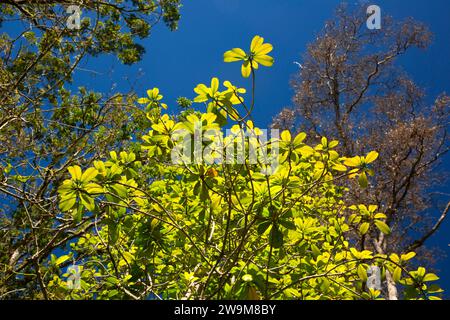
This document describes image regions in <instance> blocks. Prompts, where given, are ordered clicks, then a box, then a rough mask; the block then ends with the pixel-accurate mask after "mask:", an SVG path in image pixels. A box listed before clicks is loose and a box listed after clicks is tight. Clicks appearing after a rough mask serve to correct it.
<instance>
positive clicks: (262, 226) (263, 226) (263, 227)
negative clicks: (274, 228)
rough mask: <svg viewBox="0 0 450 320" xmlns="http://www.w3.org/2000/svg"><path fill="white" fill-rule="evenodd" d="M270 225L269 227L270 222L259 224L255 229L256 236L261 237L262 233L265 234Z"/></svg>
mask: <svg viewBox="0 0 450 320" xmlns="http://www.w3.org/2000/svg"><path fill="white" fill-rule="evenodd" d="M270 225H271V222H270V221H264V222H262V223H260V224H259V225H258V229H257V231H258V234H259V235H262V234H263V233H264V232H266V230H267V229H268V228H269V227H270Z"/></svg>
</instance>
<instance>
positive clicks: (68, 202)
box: [59, 194, 77, 212]
mask: <svg viewBox="0 0 450 320" xmlns="http://www.w3.org/2000/svg"><path fill="white" fill-rule="evenodd" d="M76 201H77V197H76V196H75V194H73V196H70V197H67V198H66V197H63V198H62V199H61V201H60V202H59V208H60V209H61V211H63V212H65V211H69V210H70V209H72V208H73V206H74V205H75V203H76Z"/></svg>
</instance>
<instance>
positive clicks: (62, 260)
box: [55, 255, 70, 266]
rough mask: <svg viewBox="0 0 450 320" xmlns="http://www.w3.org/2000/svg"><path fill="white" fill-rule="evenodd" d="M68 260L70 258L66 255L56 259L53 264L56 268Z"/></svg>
mask: <svg viewBox="0 0 450 320" xmlns="http://www.w3.org/2000/svg"><path fill="white" fill-rule="evenodd" d="M69 259H70V256H68V255H64V256H61V257H59V258H58V259H56V262H55V264H56V265H57V266H59V265H61V264H63V263H64V262H66V261H67V260H69Z"/></svg>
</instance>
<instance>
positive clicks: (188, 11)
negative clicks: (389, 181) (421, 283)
mask: <svg viewBox="0 0 450 320" xmlns="http://www.w3.org/2000/svg"><path fill="white" fill-rule="evenodd" d="M339 3H340V1H335V0H282V1H280V0H277V1H275V0H190V1H189V0H186V1H184V7H183V8H182V19H181V21H180V26H179V30H178V31H176V32H170V31H168V29H167V28H165V26H164V25H162V24H159V25H157V26H156V27H155V28H154V29H153V31H152V36H151V37H150V38H149V39H146V40H145V41H143V42H142V44H143V45H144V46H145V48H146V50H147V53H146V54H145V56H144V58H143V61H141V62H140V63H138V64H136V65H134V66H132V67H127V66H121V65H120V64H119V63H118V61H117V59H115V58H113V57H111V56H106V57H101V58H95V59H94V58H91V59H90V61H89V62H88V63H87V64H86V68H91V69H95V70H96V71H99V72H101V73H102V75H98V76H95V77H91V75H90V73H87V72H84V71H78V76H77V79H78V81H77V82H79V83H80V84H81V83H82V84H83V85H85V86H87V87H88V88H91V89H96V90H99V91H100V90H109V89H110V87H111V84H112V83H113V82H115V83H116V89H115V90H118V91H125V90H127V89H128V88H129V86H130V83H132V84H133V88H134V89H135V90H136V91H137V92H138V93H139V94H141V95H144V93H145V90H146V89H147V88H153V87H155V86H156V87H159V88H160V90H161V92H162V94H163V95H164V96H165V97H164V98H165V102H166V103H168V104H169V105H173V106H174V105H175V100H176V98H177V97H178V96H186V97H190V98H192V97H193V96H194V93H193V91H192V89H193V88H194V87H195V86H196V85H197V84H198V83H209V81H210V79H211V77H213V76H217V77H219V79H220V80H221V81H222V80H230V81H231V82H233V83H236V84H239V85H242V86H246V87H249V83H248V82H247V80H244V79H242V77H241V76H240V72H239V64H225V63H223V62H222V54H223V52H225V51H226V50H228V49H230V48H232V47H243V48H247V47H248V45H249V42H250V40H251V39H252V37H253V36H254V35H256V34H258V35H261V36H263V37H264V38H266V40H267V41H268V42H270V43H272V44H273V45H274V47H275V50H274V51H273V56H274V57H275V59H276V62H275V65H274V66H273V67H272V68H264V69H262V70H261V71H260V72H258V78H257V100H256V108H255V114H254V119H255V121H256V122H257V124H258V126H259V127H266V126H268V125H269V124H270V122H271V119H272V117H273V116H275V115H276V114H277V112H278V111H279V110H280V109H281V108H283V107H285V106H289V105H290V104H291V97H292V90H291V88H290V86H289V80H290V79H291V78H292V76H293V74H294V73H295V72H296V71H297V70H298V67H297V66H296V65H295V64H294V61H301V60H300V55H301V54H302V53H303V52H304V51H305V48H306V46H307V44H308V43H309V42H312V41H313V40H314V39H315V37H316V35H317V33H318V32H319V31H320V30H321V29H322V27H323V26H324V22H325V20H327V19H330V18H331V17H332V16H333V11H334V9H335V8H336V6H337V5H338V4H339ZM349 3H350V4H352V3H358V2H357V1H349ZM370 4H377V5H379V6H380V7H381V9H382V13H383V14H389V15H392V16H393V17H394V18H395V19H404V18H406V17H414V18H415V19H417V20H419V21H422V22H424V23H426V24H427V25H428V26H429V27H430V29H431V30H432V32H433V33H434V35H435V36H434V41H433V44H432V46H431V47H430V48H429V49H427V50H426V51H422V50H412V51H411V52H410V53H409V54H408V55H407V56H405V57H403V58H401V60H400V63H401V65H402V66H403V67H404V69H405V70H406V72H407V73H408V74H409V75H410V76H411V77H412V78H413V79H414V80H415V81H416V82H417V83H418V84H419V85H420V86H421V87H423V88H424V89H426V92H427V94H429V101H430V102H431V101H433V100H434V98H435V97H436V95H438V94H439V93H440V92H443V91H447V93H450V41H449V40H450V19H449V16H450V1H448V0H431V1H423V0H421V1H419V0H410V1H405V0H402V1H399V0H389V1H373V2H371V3H370ZM138 74H141V75H140V76H139V75H138ZM171 110H172V111H173V112H175V111H176V109H175V108H173V109H171ZM448 160H449V157H447V158H446V163H448ZM445 166H446V167H447V169H450V168H449V165H448V164H446V165H445ZM449 189H450V188H449V186H448V185H447V186H443V187H442V190H444V191H448V190H449ZM449 228H450V221H449V220H448V221H446V222H445V223H444V224H443V225H442V227H441V230H440V231H439V232H438V234H437V235H436V236H435V237H434V238H433V239H431V240H430V241H429V244H432V245H437V246H439V247H440V248H441V250H442V251H444V252H445V253H446V254H447V255H448V256H449V257H447V258H445V259H444V260H442V261H440V263H439V265H438V266H437V267H438V268H439V269H440V270H441V272H440V275H441V278H442V281H441V284H442V286H443V287H444V288H445V289H447V290H450V270H446V268H447V267H448V266H449V265H450V264H449V263H450V260H449V259H450V250H449V249H450V247H449V246H448V244H449V243H450V239H449V231H450V230H449ZM447 296H448V294H447Z"/></svg>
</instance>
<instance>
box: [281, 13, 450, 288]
mask: <svg viewBox="0 0 450 320" xmlns="http://www.w3.org/2000/svg"><path fill="white" fill-rule="evenodd" d="M366 8H367V7H366V5H361V4H357V5H355V7H352V6H350V5H348V6H345V5H343V6H341V7H339V8H338V10H337V11H336V15H335V17H334V18H333V19H332V20H331V21H328V22H327V23H326V24H325V27H324V29H323V30H322V31H321V32H320V34H319V35H318V37H317V38H316V39H315V41H314V42H313V43H311V44H310V45H309V46H308V48H307V50H306V52H305V54H304V55H303V56H302V60H301V61H300V62H299V63H298V65H299V67H300V68H299V72H298V74H297V76H296V77H295V79H294V80H293V81H292V87H293V89H294V97H293V102H294V106H293V107H292V108H291V109H285V110H283V111H282V112H281V113H280V114H279V116H278V117H277V118H276V119H275V120H274V123H273V126H274V127H277V128H289V129H291V130H294V131H297V130H298V131H306V132H308V134H309V135H310V136H311V137H312V138H313V139H314V140H315V141H318V140H319V139H320V137H321V136H323V135H325V136H327V137H330V138H335V139H338V140H339V141H340V142H341V144H340V145H339V146H338V151H340V152H343V153H346V154H365V153H367V152H369V151H371V150H377V151H378V152H379V161H377V162H375V163H374V164H373V169H374V171H375V173H376V174H375V175H373V173H374V172H373V171H367V172H366V174H361V175H360V176H359V184H361V185H363V186H365V187H366V188H365V189H363V190H361V189H359V188H355V181H351V183H350V184H349V183H348V182H346V185H347V186H349V188H350V192H349V195H348V197H347V198H348V199H349V203H352V202H353V201H356V200H358V201H361V202H366V203H373V204H376V205H377V206H378V207H379V208H380V210H381V211H382V212H384V213H385V214H386V216H387V219H386V224H387V225H388V226H389V227H390V229H391V230H392V233H391V235H390V236H388V237H386V236H384V235H383V234H382V233H369V234H365V235H364V236H359V237H357V238H356V239H355V241H358V242H359V245H360V246H361V247H363V248H367V249H376V250H377V251H379V252H381V253H385V254H389V253H391V252H396V251H403V252H408V251H411V250H417V253H418V259H419V260H420V261H421V263H426V264H427V266H430V267H433V266H434V262H436V260H437V259H439V256H441V255H438V254H436V252H433V251H434V250H433V249H434V248H430V247H427V248H425V247H424V244H425V241H426V240H427V239H428V238H430V237H431V236H432V235H433V234H434V233H435V232H436V231H437V230H438V229H439V227H440V225H441V223H442V221H443V220H444V219H445V218H446V215H447V213H448V208H449V206H450V203H449V202H448V200H449V199H448V194H445V193H439V194H437V193H436V191H438V190H437V189H442V190H446V189H448V178H449V174H448V171H447V170H446V168H445V166H439V164H441V163H443V161H445V160H444V156H446V155H448V151H449V150H450V145H449V141H450V140H449V139H448V132H449V116H450V113H449V110H450V108H449V106H450V97H449V96H448V95H447V94H445V93H442V94H441V95H440V96H439V97H437V98H436V100H435V102H434V103H433V104H431V105H430V102H429V101H428V99H427V98H426V96H425V92H424V91H423V90H422V89H421V88H420V87H418V86H417V85H416V84H415V83H414V81H413V80H412V79H410V78H409V77H408V76H407V75H406V73H405V72H404V71H403V70H401V69H400V68H399V67H398V66H397V65H396V60H397V59H398V58H399V57H400V56H402V55H404V54H407V53H408V52H409V51H412V50H414V48H421V49H423V48H426V47H428V45H429V44H430V42H431V38H432V35H431V33H430V31H429V29H428V28H427V26H425V25H424V24H422V23H419V22H417V21H414V20H413V19H407V20H406V21H398V19H395V20H394V19H393V18H392V17H389V16H387V15H383V27H382V28H381V29H380V30H369V29H367V28H366ZM353 9H354V10H353ZM368 177H371V178H370V179H369V180H368V179H367V178H368ZM446 187H447V188H446ZM440 208H442V209H440ZM444 208H447V209H444ZM436 210H438V212H434V211H436ZM439 210H442V211H441V212H439ZM391 288H392V289H394V288H393V286H391ZM392 295H393V296H395V295H396V294H395V290H394V291H393V292H392Z"/></svg>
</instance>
